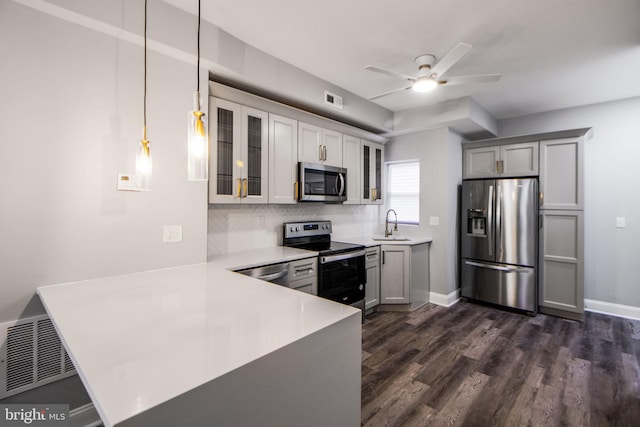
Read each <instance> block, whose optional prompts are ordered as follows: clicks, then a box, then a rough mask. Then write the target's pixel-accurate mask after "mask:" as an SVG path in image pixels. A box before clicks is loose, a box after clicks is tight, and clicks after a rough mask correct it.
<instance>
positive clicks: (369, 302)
mask: <svg viewBox="0 0 640 427" xmlns="http://www.w3.org/2000/svg"><path fill="white" fill-rule="evenodd" d="M365 269H366V272H367V284H366V286H365V297H364V304H365V309H366V310H368V309H370V308H373V307H375V306H376V305H378V304H380V247H379V246H374V247H372V248H367V250H366V253H365Z"/></svg>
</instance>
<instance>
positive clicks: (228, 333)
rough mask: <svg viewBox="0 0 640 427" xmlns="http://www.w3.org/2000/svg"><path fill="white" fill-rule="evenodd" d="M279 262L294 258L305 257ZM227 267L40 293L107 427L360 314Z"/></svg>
mask: <svg viewBox="0 0 640 427" xmlns="http://www.w3.org/2000/svg"><path fill="white" fill-rule="evenodd" d="M278 251H280V249H278ZM303 252H304V251H303ZM265 255H267V254H265ZM272 255H274V254H273V253H271V255H267V256H266V258H268V259H272ZM275 255H277V256H279V255H285V259H281V258H278V259H279V260H286V259H287V256H289V255H290V256H293V257H299V256H302V255H305V254H304V253H296V254H294V253H291V252H289V251H287V253H286V254H284V253H283V254H275ZM306 255H308V256H314V255H315V254H314V253H313V252H310V253H308V254H306ZM218 261H220V260H218ZM227 261H229V260H227ZM262 261H264V259H262V260H260V262H262ZM223 264H225V262H222V264H219V263H216V262H215V261H214V262H209V263H202V264H194V265H188V266H182V267H175V268H167V269H162V270H154V271H146V272H141V273H134V274H127V275H121V276H113V277H107V278H101V279H94V280H88V281H82V282H74V283H67V284H61V285H52V286H44V287H41V288H39V289H38V294H39V295H40V298H41V300H42V302H43V304H44V306H45V308H46V310H47V312H48V314H49V316H50V317H51V319H52V321H53V323H54V325H55V327H56V329H57V331H58V334H59V335H60V338H61V340H62V341H63V343H64V345H65V348H66V349H67V351H68V353H69V355H70V357H71V359H72V361H73V363H74V365H75V366H76V368H77V370H78V374H79V375H80V377H81V378H82V380H83V383H84V384H85V387H86V388H87V391H88V393H89V395H90V396H91V398H92V400H93V402H94V404H95V405H96V409H97V410H98V413H99V414H100V416H101V417H102V419H103V422H104V423H105V425H107V426H111V425H114V424H117V423H120V422H122V421H124V420H127V419H130V418H132V417H134V416H136V415H138V414H140V413H143V412H145V411H148V410H149V409H151V408H153V407H154V406H156V405H160V404H161V403H163V402H166V401H169V400H171V399H173V398H174V397H176V396H179V395H181V394H183V393H185V392H187V391H189V390H192V389H195V388H197V387H199V386H201V385H203V384H206V383H208V382H210V381H214V380H215V379H216V378H219V377H221V376H224V375H225V374H227V373H229V372H231V371H233V370H236V369H238V368H240V367H242V366H243V365H246V364H248V363H251V362H252V361H255V360H257V359H259V358H261V357H263V356H265V355H267V354H269V353H272V352H274V351H276V350H278V349H280V348H283V347H285V346H287V345H289V344H291V343H293V342H295V341H298V340H300V339H302V338H304V337H307V336H309V335H311V334H314V333H315V332H317V331H319V330H322V329H323V328H326V327H328V326H330V325H333V324H336V323H337V322H340V321H341V320H344V319H346V318H348V317H351V316H358V317H359V316H360V312H359V310H357V309H354V308H352V307H350V306H346V305H342V304H338V303H334V302H331V301H328V300H325V299H322V298H318V297H315V296H312V295H308V294H305V293H303V292H297V291H295V290H291V289H287V288H284V287H281V286H276V285H273V284H270V283H267V282H263V281H260V280H257V279H252V278H250V277H247V276H243V275H240V274H237V273H233V272H231V271H228V270H227V269H225V268H223V267H222V265H223ZM247 265H248V266H250V264H247ZM233 267H239V266H237V265H236V266H233ZM358 322H359V320H358ZM358 345H359V344H358Z"/></svg>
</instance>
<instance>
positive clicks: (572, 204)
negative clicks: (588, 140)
mask: <svg viewBox="0 0 640 427" xmlns="http://www.w3.org/2000/svg"><path fill="white" fill-rule="evenodd" d="M582 158H583V147H582V140H581V139H580V138H568V139H554V140H548V141H542V142H541V143H540V209H564V210H581V209H583V190H582V186H583V179H584V178H583V175H584V172H583V161H582Z"/></svg>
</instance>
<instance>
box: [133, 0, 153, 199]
mask: <svg viewBox="0 0 640 427" xmlns="http://www.w3.org/2000/svg"><path fill="white" fill-rule="evenodd" d="M143 104H144V107H143V120H144V124H143V126H142V139H141V140H140V146H139V147H138V151H137V154H136V187H137V189H138V190H142V191H149V190H150V189H151V188H150V184H151V166H152V163H151V148H150V147H149V144H150V142H149V140H148V139H147V0H144V102H143Z"/></svg>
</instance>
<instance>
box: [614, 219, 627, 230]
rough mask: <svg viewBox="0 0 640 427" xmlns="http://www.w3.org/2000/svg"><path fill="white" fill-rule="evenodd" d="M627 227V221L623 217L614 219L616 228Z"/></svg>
mask: <svg viewBox="0 0 640 427" xmlns="http://www.w3.org/2000/svg"><path fill="white" fill-rule="evenodd" d="M626 226H627V219H626V218H624V217H621V216H619V217H617V218H616V228H625V227H626Z"/></svg>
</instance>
